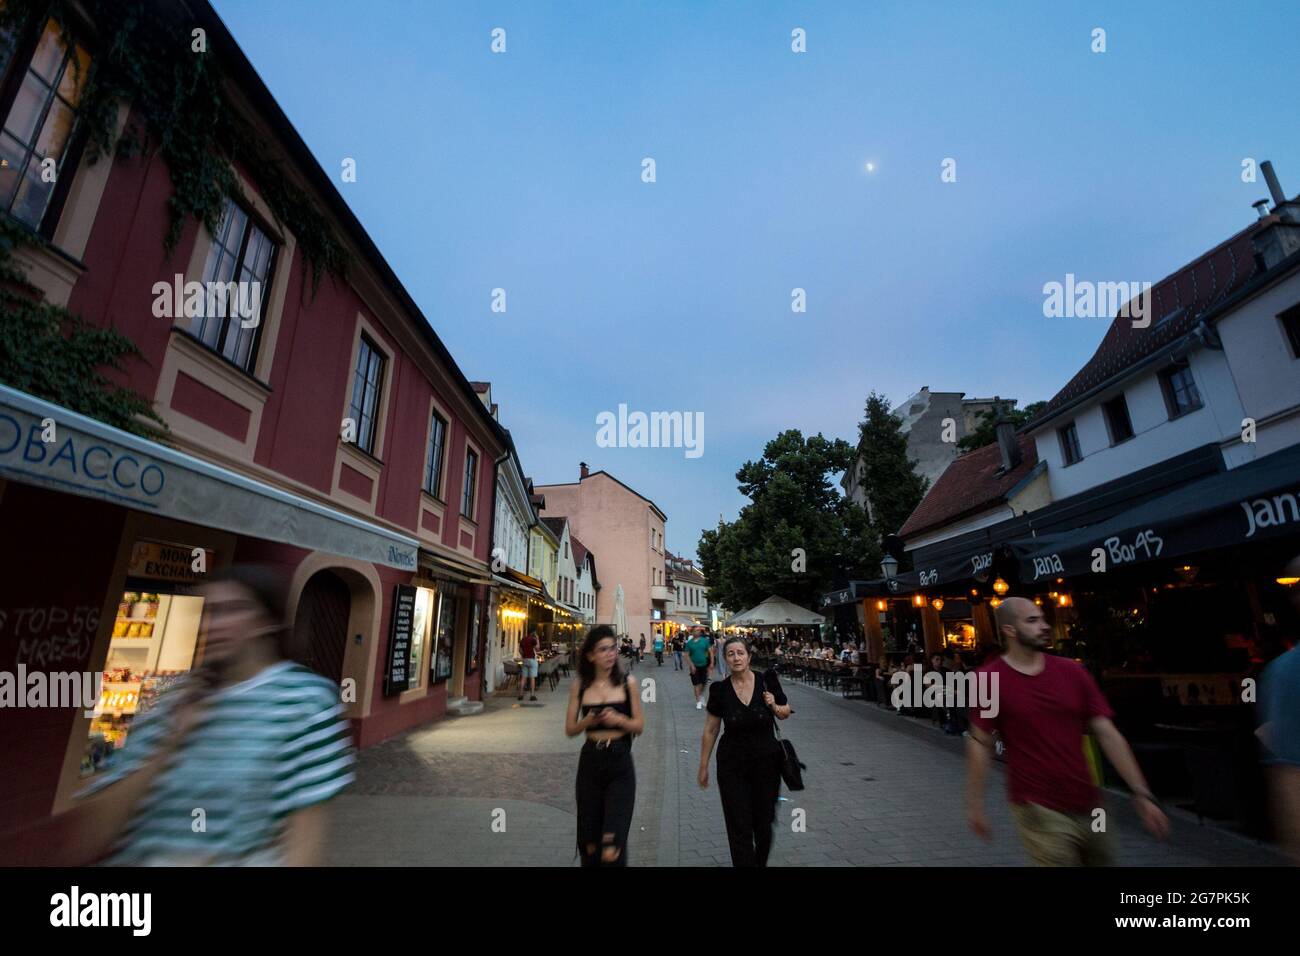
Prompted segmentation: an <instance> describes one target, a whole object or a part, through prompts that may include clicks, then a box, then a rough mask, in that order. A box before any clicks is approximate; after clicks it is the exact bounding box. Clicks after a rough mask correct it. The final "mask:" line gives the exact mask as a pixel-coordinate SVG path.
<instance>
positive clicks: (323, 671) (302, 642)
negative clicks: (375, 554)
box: [293, 571, 352, 684]
mask: <svg viewBox="0 0 1300 956" xmlns="http://www.w3.org/2000/svg"><path fill="white" fill-rule="evenodd" d="M351 614H352V589H351V588H349V587H348V586H347V584H346V583H344V581H343V579H342V578H340V577H339V576H338V575H337V574H334V573H333V572H332V571H318V572H316V573H315V574H313V575H312V576H311V579H310V580H308V582H307V584H306V585H305V586H304V587H303V589H302V597H301V598H300V599H299V600H298V613H297V615H296V616H295V618H294V622H293V631H294V646H295V648H297V649H298V651H299V653H301V654H302V663H303V664H305V665H306V666H307V667H310V668H311V669H312V670H314V671H315V672H316V673H317V674H320V675H321V676H322V677H328V678H329V679H330V680H332V681H334V683H336V684H338V683H341V682H342V680H343V656H344V654H345V653H346V652H347V646H348V619H349V617H350V616H351Z"/></svg>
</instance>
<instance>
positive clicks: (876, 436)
mask: <svg viewBox="0 0 1300 956" xmlns="http://www.w3.org/2000/svg"><path fill="white" fill-rule="evenodd" d="M857 457H858V458H859V459H860V460H861V462H862V465H861V469H862V470H861V475H862V482H861V484H862V487H863V491H864V493H865V494H866V497H867V504H868V506H869V511H870V515H871V523H872V525H873V526H874V527H875V529H876V531H877V532H878V533H879V535H880V536H883V535H886V534H894V533H895V532H897V531H898V529H899V528H901V527H902V526H903V524H904V522H906V521H907V518H908V515H910V514H911V513H912V512H913V511H915V510H916V506H917V505H918V504H920V503H921V499H922V498H923V497H925V491H926V488H927V487H928V485H929V482H928V481H926V479H925V478H922V477H921V476H920V475H918V474H917V473H916V459H914V458H908V457H907V436H906V435H904V434H903V431H902V423H901V422H899V420H898V419H897V418H895V417H894V415H893V414H892V413H891V412H890V410H889V404H888V403H887V402H886V401H885V397H884V396H883V395H880V394H878V393H876V392H872V393H871V394H870V395H868V396H867V404H866V408H865V410H864V415H863V419H862V421H861V422H860V423H859V424H858V451H857ZM875 576H876V575H874V574H873V575H872V577H875Z"/></svg>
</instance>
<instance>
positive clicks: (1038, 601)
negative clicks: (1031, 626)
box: [1034, 597, 1043, 607]
mask: <svg viewBox="0 0 1300 956" xmlns="http://www.w3.org/2000/svg"><path fill="white" fill-rule="evenodd" d="M1034 603H1035V604H1037V605H1038V606H1039V607H1042V606H1043V599H1042V598H1040V597H1036V598H1034Z"/></svg>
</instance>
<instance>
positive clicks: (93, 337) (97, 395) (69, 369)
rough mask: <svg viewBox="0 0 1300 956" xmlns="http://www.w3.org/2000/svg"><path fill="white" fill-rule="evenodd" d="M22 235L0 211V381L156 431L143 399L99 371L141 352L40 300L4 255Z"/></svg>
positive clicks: (148, 433) (131, 427)
mask: <svg viewBox="0 0 1300 956" xmlns="http://www.w3.org/2000/svg"><path fill="white" fill-rule="evenodd" d="M21 241H25V239H24V236H23V234H22V232H21V229H20V227H18V226H17V225H15V224H14V223H12V222H11V221H9V220H7V219H4V218H3V217H0V382H3V383H4V384H5V385H8V386H11V387H12V388H16V389H19V390H21V391H24V392H27V393H28V394H29V395H35V396H37V397H38V398H43V399H45V400H47V401H50V402H53V403H54V404H56V405H62V406H63V407H65V408H70V409H72V410H73V411H74V412H81V413H82V414H83V415H89V416H90V417H91V418H97V419H99V420H100V421H102V422H107V423H108V424H109V425H113V426H114V427H116V428H121V429H123V430H125V431H129V432H134V433H136V434H138V435H144V436H145V437H148V438H158V437H161V435H162V434H163V431H164V430H165V429H166V425H165V424H164V423H163V420H162V419H161V418H159V417H158V414H157V413H156V412H155V411H154V409H153V405H152V404H151V403H150V401H149V400H148V399H147V398H145V397H144V396H143V395H140V394H138V393H136V392H133V391H131V390H130V389H126V388H122V387H121V386H119V385H116V384H114V383H113V382H111V381H109V379H108V378H107V377H106V376H105V375H104V372H103V371H102V370H103V369H105V368H107V369H113V370H116V371H119V372H120V371H124V368H123V364H122V363H123V362H124V360H126V359H129V358H140V350H139V349H137V348H136V346H135V344H134V343H133V342H132V341H131V340H130V339H128V338H127V337H126V336H124V335H122V333H120V332H118V331H117V330H116V329H111V328H109V329H101V328H94V327H91V326H88V325H86V324H85V323H84V322H83V321H82V320H81V319H80V318H79V317H77V316H76V315H74V314H73V313H71V312H69V311H68V310H67V309H63V308H59V307H57V306H53V305H51V304H49V303H48V302H44V301H41V298H40V291H39V290H37V289H35V288H33V287H32V286H31V284H30V283H29V282H28V281H27V278H26V276H25V275H24V274H23V272H22V270H21V269H19V267H18V266H17V265H16V264H15V262H14V260H13V257H12V255H11V250H12V249H13V247H14V245H15V243H16V242H21ZM148 422H154V423H156V424H157V425H158V426H160V427H159V428H155V427H153V426H152V425H150V424H148Z"/></svg>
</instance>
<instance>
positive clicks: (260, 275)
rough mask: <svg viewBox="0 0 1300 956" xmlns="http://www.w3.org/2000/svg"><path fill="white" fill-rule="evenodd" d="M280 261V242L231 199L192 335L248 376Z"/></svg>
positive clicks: (224, 211)
mask: <svg viewBox="0 0 1300 956" xmlns="http://www.w3.org/2000/svg"><path fill="white" fill-rule="evenodd" d="M274 262H275V243H274V242H272V241H271V238H270V237H269V236H267V234H266V233H265V232H263V231H262V230H261V229H259V228H258V227H257V224H256V223H255V222H253V219H252V217H251V216H249V215H248V213H247V212H245V211H244V210H243V209H242V208H240V207H239V205H238V204H236V203H235V202H234V201H232V200H231V199H229V198H227V199H226V204H225V207H224V208H223V209H222V211H221V224H220V225H219V226H217V231H216V233H215V234H214V235H213V239H212V248H211V249H210V250H209V251H208V260H207V262H206V263H205V264H204V266H203V284H204V288H205V289H208V290H209V293H208V294H207V295H206V296H204V299H203V303H202V305H201V307H200V309H199V314H198V315H196V316H194V318H193V319H192V320H191V321H190V331H191V332H192V333H193V334H194V336H195V338H197V339H199V340H200V341H201V342H202V343H203V344H204V345H206V346H207V347H208V348H210V349H212V350H213V351H214V352H217V353H219V354H221V355H224V356H225V357H226V358H228V359H229V360H230V361H232V362H234V363H235V364H236V365H238V366H239V367H240V368H242V369H243V370H244V371H246V372H251V371H252V369H253V363H254V361H255V360H256V358H257V347H256V346H257V343H258V339H259V335H258V333H259V332H260V331H261V329H262V321H261V319H262V316H263V315H264V314H265V311H266V300H267V297H268V296H267V292H268V291H269V289H270V281H271V268H272V265H273V264H274ZM358 421H359V420H358Z"/></svg>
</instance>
